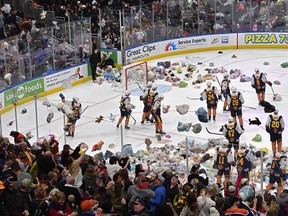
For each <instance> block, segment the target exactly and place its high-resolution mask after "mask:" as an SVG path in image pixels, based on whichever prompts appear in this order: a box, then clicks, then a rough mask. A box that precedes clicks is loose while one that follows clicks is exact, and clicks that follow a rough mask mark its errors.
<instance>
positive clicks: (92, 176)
mask: <svg viewBox="0 0 288 216" xmlns="http://www.w3.org/2000/svg"><path fill="white" fill-rule="evenodd" d="M96 178H97V175H96V173H95V170H94V167H93V166H91V165H90V166H89V167H88V168H87V169H86V171H85V173H84V176H83V184H82V188H83V189H84V190H87V189H88V188H91V187H93V188H94V187H96Z"/></svg>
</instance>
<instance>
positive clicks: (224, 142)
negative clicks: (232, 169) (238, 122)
mask: <svg viewBox="0 0 288 216" xmlns="http://www.w3.org/2000/svg"><path fill="white" fill-rule="evenodd" d="M228 145H229V141H228V140H227V139H224V140H223V141H222V146H223V147H224V146H228Z"/></svg>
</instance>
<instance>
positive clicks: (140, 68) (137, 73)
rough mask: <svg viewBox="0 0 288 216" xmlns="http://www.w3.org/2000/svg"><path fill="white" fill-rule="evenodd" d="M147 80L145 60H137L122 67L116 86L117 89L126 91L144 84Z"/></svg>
mask: <svg viewBox="0 0 288 216" xmlns="http://www.w3.org/2000/svg"><path fill="white" fill-rule="evenodd" d="M147 82H148V65H147V62H138V63H133V64H129V65H126V66H124V67H123V71H122V79H121V82H120V83H119V86H117V91H126V90H132V89H134V88H138V85H137V83H138V84H139V85H140V86H143V85H146V84H147Z"/></svg>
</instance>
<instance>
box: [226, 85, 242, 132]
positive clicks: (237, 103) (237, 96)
mask: <svg viewBox="0 0 288 216" xmlns="http://www.w3.org/2000/svg"><path fill="white" fill-rule="evenodd" d="M227 103H228V104H229V107H230V111H231V116H232V117H233V120H234V122H237V119H236V116H238V120H239V124H240V127H241V129H242V130H244V127H243V118H242V104H243V103H244V98H243V95H242V94H241V92H238V91H237V89H236V87H235V86H232V87H231V93H229V94H228V95H227Z"/></svg>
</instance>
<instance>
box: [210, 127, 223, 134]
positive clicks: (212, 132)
mask: <svg viewBox="0 0 288 216" xmlns="http://www.w3.org/2000/svg"><path fill="white" fill-rule="evenodd" d="M206 131H207V132H208V133H209V134H213V135H221V136H223V134H221V133H214V132H211V131H209V130H208V128H207V127H206Z"/></svg>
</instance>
